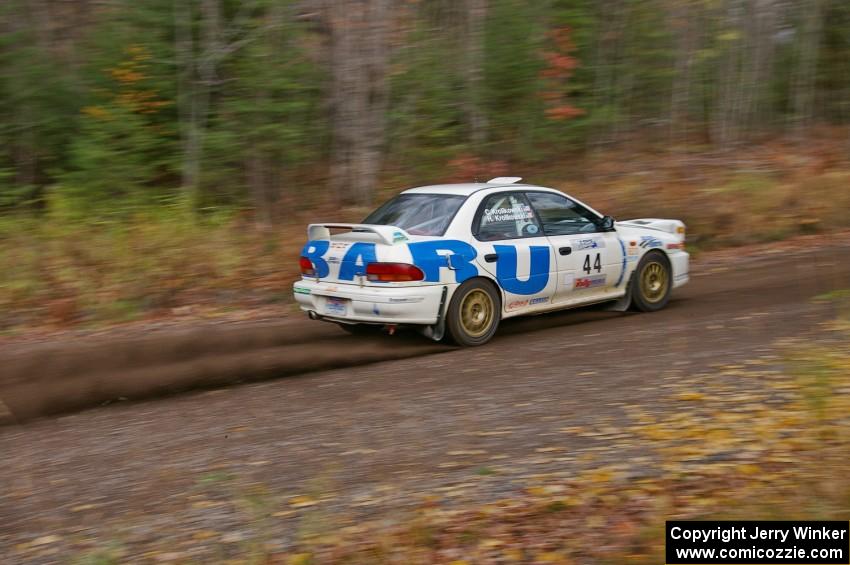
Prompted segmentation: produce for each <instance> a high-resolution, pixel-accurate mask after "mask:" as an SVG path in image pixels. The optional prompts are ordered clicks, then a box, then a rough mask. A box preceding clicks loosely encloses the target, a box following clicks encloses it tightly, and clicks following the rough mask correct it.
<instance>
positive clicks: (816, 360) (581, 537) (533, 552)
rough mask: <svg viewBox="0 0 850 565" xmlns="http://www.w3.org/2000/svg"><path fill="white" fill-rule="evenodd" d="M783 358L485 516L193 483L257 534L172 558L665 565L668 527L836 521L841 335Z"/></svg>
mask: <svg viewBox="0 0 850 565" xmlns="http://www.w3.org/2000/svg"><path fill="white" fill-rule="evenodd" d="M780 346H781V351H782V353H781V354H780V355H774V354H765V355H763V356H762V357H757V358H753V359H750V360H748V361H746V362H743V363H737V364H718V365H717V366H716V367H715V368H714V369H713V370H712V371H710V372H706V373H705V374H697V375H692V376H690V377H687V378H681V379H677V380H676V381H675V382H672V383H670V384H671V386H669V387H664V388H662V389H659V390H660V391H661V392H660V394H661V395H662V397H663V398H662V399H661V400H662V401H663V402H665V403H666V407H667V408H666V409H664V410H662V411H660V412H657V413H649V412H646V411H644V410H643V409H642V408H640V407H637V406H632V407H629V408H628V409H627V412H628V423H626V424H625V425H623V426H622V427H621V428H619V429H616V430H609V431H608V432H606V433H610V434H614V436H616V437H619V438H620V439H618V440H617V441H619V442H622V443H628V444H629V445H631V446H633V447H638V448H640V453H641V454H643V455H642V456H641V457H639V458H637V459H629V458H627V457H624V458H623V460H622V461H615V462H613V463H612V462H608V463H605V464H601V463H600V464H595V465H594V464H591V465H590V466H589V467H587V468H586V469H584V470H583V471H581V472H579V473H578V474H574V475H572V476H564V475H563V474H558V473H535V472H533V471H526V474H523V475H522V483H521V484H519V485H518V486H517V488H515V489H512V490H510V491H504V489H500V492H504V493H506V494H504V497H503V498H500V499H498V500H491V501H489V502H480V501H479V502H463V500H464V499H461V498H456V497H455V496H454V494H456V493H452V492H450V491H447V490H445V489H442V490H438V491H435V492H418V493H415V496H416V497H417V498H419V499H420V500H421V501H422V502H421V504H420V505H419V506H418V507H416V508H415V509H413V510H409V511H389V510H388V511H381V510H380V508H381V507H380V504H378V505H377V506H371V508H373V509H378V512H377V515H376V514H375V513H373V514H372V515H371V516H372V517H371V518H368V519H365V518H358V517H357V515H356V514H349V513H347V512H344V511H341V510H340V509H339V507H335V506H334V501H335V497H336V495H337V494H338V493H336V492H334V488H333V485H332V484H330V483H326V482H323V481H316V482H314V483H313V484H311V485H308V487H307V489H306V491H305V493H304V494H301V495H297V496H290V495H286V496H283V495H281V494H279V493H273V492H271V491H269V490H267V489H263V488H262V487H261V486H254V487H251V489H248V490H247V491H246V490H245V489H242V488H238V487H236V486H234V485H233V484H231V483H232V482H233V481H235V480H236V477H233V476H228V475H224V474H216V475H214V476H209V477H202V478H201V479H199V481H198V489H200V490H199V492H200V491H203V492H206V494H207V495H208V496H210V497H212V496H215V495H216V494H221V495H224V496H225V500H228V501H229V504H232V505H234V506H235V507H237V508H240V509H241V510H240V516H241V519H242V520H243V523H242V524H240V526H239V527H240V529H242V530H245V531H251V532H253V534H252V536H251V537H250V538H249V539H246V540H244V541H243V542H242V543H241V545H238V546H233V545H232V544H231V545H227V544H225V543H222V541H221V540H223V539H224V536H226V535H227V534H228V532H211V533H209V534H208V535H205V536H204V537H203V538H199V537H198V536H197V534H195V535H194V536H193V534H191V533H189V532H186V534H185V536H184V537H185V538H186V541H185V543H184V544H182V545H181V546H180V547H181V548H182V549H184V550H187V549H190V548H195V549H198V548H199V547H201V546H207V547H206V550H207V551H206V553H203V552H202V553H200V554H198V555H216V556H217V557H216V560H217V561H218V562H222V563H233V564H236V563H239V564H243V563H281V564H287V565H297V564H300V565H307V564H319V563H322V564H325V563H327V564H337V563H339V564H385V563H386V564H391V563H405V564H411V565H417V564H422V565H426V564H431V563H450V564H453V565H472V564H489V563H493V564H495V563H553V564H562V565H569V564H578V563H582V564H593V565H608V564H610V565H614V564H622V563H633V564H638V565H649V564H656V563H663V562H664V522H665V520H670V519H750V520H755V519H783V520H793V519H807V520H814V519H822V520H847V519H848V517H850V477H848V475H847V473H846V468H847V465H846V462H847V460H848V457H850V333H848V332H847V331H845V330H830V329H829V328H824V331H823V332H822V333H820V334H819V335H818V336H814V337H811V338H805V339H802V338H800V339H795V340H792V341H784V342H782V343H781V344H780ZM565 431H569V432H570V433H575V434H578V435H579V437H584V436H586V437H588V438H590V437H594V436H597V437H598V436H599V430H594V429H588V430H580V429H575V430H573V429H572V428H570V429H565ZM509 463H510V464H511V465H522V464H523V463H524V462H523V461H522V460H515V461H510V462H509ZM532 468H533V466H532ZM479 471H480V468H479V469H477V470H476V469H475V468H473V469H471V471H470V473H472V474H473V475H475V474H477V475H479V476H478V479H477V480H479V481H495V482H498V481H501V480H503V479H501V478H500V477H499V469H498V468H495V466H494V468H492V469H489V470H488V472H487V473H486V475H485V476H480V475H481V473H480V472H479ZM487 484H491V485H492V484H493V483H487ZM252 489H253V490H252ZM411 494H414V493H402V492H394V493H393V495H394V496H405V495H408V496H409V495H411ZM376 502H377V501H376ZM276 520H277V521H276ZM275 540H277V541H276V542H275ZM283 540H287V541H283ZM108 551H109V550H105V552H104V550H100V551H99V552H98V551H93V552H92V554H91V555H92V556H93V559H94V558H95V557H96V556H98V555H103V556H108V555H110V553H109V552H108ZM112 555H114V553H113V554H112ZM145 555H148V556H150V557H151V560H152V561H157V560H158V559H159V558H160V557H161V556H160V555H159V553H157V552H156V551H149V552H147V553H146V554H145ZM199 559H200V558H199ZM201 561H203V559H201ZM79 562H80V563H110V561H96V560H89V561H79Z"/></svg>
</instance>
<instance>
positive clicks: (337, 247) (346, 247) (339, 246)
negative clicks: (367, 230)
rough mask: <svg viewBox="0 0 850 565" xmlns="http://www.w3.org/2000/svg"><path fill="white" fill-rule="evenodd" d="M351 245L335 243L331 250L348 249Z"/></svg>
mask: <svg viewBox="0 0 850 565" xmlns="http://www.w3.org/2000/svg"><path fill="white" fill-rule="evenodd" d="M349 245H351V244H350V243H345V242H341V241H335V242H332V243H331V249H348V246H349Z"/></svg>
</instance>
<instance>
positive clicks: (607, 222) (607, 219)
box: [599, 216, 616, 231]
mask: <svg viewBox="0 0 850 565" xmlns="http://www.w3.org/2000/svg"><path fill="white" fill-rule="evenodd" d="M615 221H616V220H614V218H612V217H611V216H603V217H602V222H600V224H599V227H600V228H602V231H614V222H615Z"/></svg>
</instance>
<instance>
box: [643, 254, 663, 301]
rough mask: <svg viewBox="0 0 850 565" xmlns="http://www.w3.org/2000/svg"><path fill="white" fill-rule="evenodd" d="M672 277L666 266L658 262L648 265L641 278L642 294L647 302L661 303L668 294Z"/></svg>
mask: <svg viewBox="0 0 850 565" xmlns="http://www.w3.org/2000/svg"><path fill="white" fill-rule="evenodd" d="M669 283H670V275H669V274H668V273H667V269H666V268H664V265H662V264H661V263H659V262H657V261H652V262H651V263H648V264H647V265H646V267H644V269H643V273H641V276H640V292H641V294H642V295H643V298H644V299H645V300H646V301H647V302H651V303H653V304H654V303H656V302H660V301H661V300H662V299H663V298H664V295H665V294H667V285H668V284H669Z"/></svg>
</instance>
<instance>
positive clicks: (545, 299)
mask: <svg viewBox="0 0 850 565" xmlns="http://www.w3.org/2000/svg"><path fill="white" fill-rule="evenodd" d="M545 302H549V297H548V296H538V297H537V298H532V299H531V300H529V301H528V303H529V305H532V306H533V305H535V304H543V303H545Z"/></svg>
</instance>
